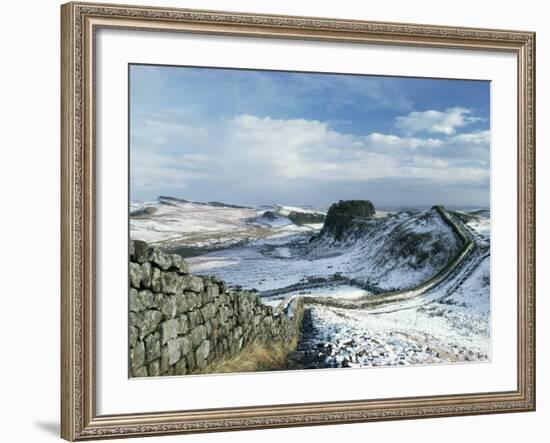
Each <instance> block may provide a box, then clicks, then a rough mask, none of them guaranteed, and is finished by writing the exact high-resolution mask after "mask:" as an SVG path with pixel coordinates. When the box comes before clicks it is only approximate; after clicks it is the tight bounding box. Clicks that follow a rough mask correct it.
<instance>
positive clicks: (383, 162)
mask: <svg viewBox="0 0 550 443" xmlns="http://www.w3.org/2000/svg"><path fill="white" fill-rule="evenodd" d="M490 104H491V82H490V81H486V80H478V79H446V78H421V77H398V76H380V75H367V74H346V73H330V72H298V71H282V70H277V71H276V70H272V71H270V70H254V69H239V68H216V67H200V66H175V65H174V66H172V65H155V64H130V65H129V66H128V119H129V130H128V151H129V154H128V155H129V190H128V213H129V223H128V235H129V248H128V249H129V251H128V256H129V260H128V271H129V278H128V280H129V283H128V306H129V312H128V316H129V317H128V318H129V330H128V346H129V354H128V355H129V362H128V372H129V377H159V376H181V375H200V374H216V373H246V372H253V371H260V372H262V371H296V370H316V369H334V370H343V369H345V368H376V367H407V366H410V365H443V364H475V363H487V362H491V338H492V337H491V272H490V271H491V246H490V244H491V186H490V184H491V121H490V115H491V109H490ZM372 370H376V369H372ZM404 370H405V371H406V369H404Z"/></svg>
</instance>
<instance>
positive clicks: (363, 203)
mask: <svg viewBox="0 0 550 443" xmlns="http://www.w3.org/2000/svg"><path fill="white" fill-rule="evenodd" d="M374 214H375V210H374V205H373V204H372V202H371V201H369V200H340V201H339V202H338V203H333V204H332V205H331V206H330V208H329V210H328V212H327V216H326V218H325V224H324V226H323V229H322V231H321V234H325V233H329V234H331V235H333V236H334V238H335V239H336V240H341V239H342V238H343V236H344V233H345V232H346V230H347V229H348V228H349V227H350V226H351V224H352V223H353V220H354V219H355V218H370V217H372V216H374Z"/></svg>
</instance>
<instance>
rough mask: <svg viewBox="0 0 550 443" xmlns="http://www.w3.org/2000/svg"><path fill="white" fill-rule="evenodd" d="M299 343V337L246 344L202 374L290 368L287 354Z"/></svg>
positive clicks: (209, 366) (207, 368)
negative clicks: (286, 340) (284, 340)
mask: <svg viewBox="0 0 550 443" xmlns="http://www.w3.org/2000/svg"><path fill="white" fill-rule="evenodd" d="M297 344H298V339H297V338H294V339H293V340H291V341H290V342H287V343H284V342H281V341H277V342H272V343H262V342H259V341H255V342H252V343H249V344H248V345H246V346H245V347H244V348H242V349H241V350H240V351H239V352H238V353H237V354H235V355H233V356H232V357H227V358H223V359H221V360H218V361H215V362H212V363H211V364H209V365H208V366H207V367H206V368H204V369H203V370H202V371H201V374H216V373H228V372H257V371H277V370H282V369H290V368H291V363H290V362H289V361H288V360H287V355H288V354H289V353H290V352H292V351H294V350H295V349H296V345H297Z"/></svg>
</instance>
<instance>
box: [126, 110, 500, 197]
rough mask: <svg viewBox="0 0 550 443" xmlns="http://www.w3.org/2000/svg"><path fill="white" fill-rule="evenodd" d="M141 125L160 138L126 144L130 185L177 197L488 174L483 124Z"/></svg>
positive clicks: (437, 181) (268, 121)
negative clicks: (415, 130)
mask: <svg viewBox="0 0 550 443" xmlns="http://www.w3.org/2000/svg"><path fill="white" fill-rule="evenodd" d="M147 127H148V130H150V131H151V132H150V133H148V134H147V136H148V137H149V138H150V139H151V140H156V139H158V138H160V137H161V134H163V136H164V138H165V139H166V140H165V141H164V142H163V144H161V145H155V144H154V142H151V143H149V144H147V143H146V144H142V143H141V142H142V141H143V140H141V141H140V143H139V144H138V143H135V144H133V145H132V157H131V159H132V165H131V174H132V186H133V187H134V186H135V189H136V190H140V189H142V190H143V191H151V192H152V190H157V189H158V190H159V192H158V193H161V192H164V191H163V190H166V189H168V190H176V191H174V192H179V194H178V195H180V196H185V195H186V192H187V191H186V190H187V189H193V190H200V189H203V190H206V189H208V190H209V192H214V193H215V192H218V190H220V191H219V192H224V191H222V189H224V190H225V189H228V188H231V189H241V190H244V192H249V190H250V192H252V191H254V192H256V191H257V190H258V189H261V190H264V192H266V193H270V192H273V193H277V191H279V190H280V191H281V193H283V190H284V192H287V193H288V192H289V187H290V186H294V188H296V189H298V188H300V187H302V186H304V184H305V183H307V184H312V183H314V184H315V186H314V189H316V192H320V193H323V192H329V190H330V188H331V186H332V187H334V186H348V185H349V186H352V187H353V186H358V185H359V184H362V183H367V182H369V181H372V180H397V181H406V180H423V181H425V182H426V181H427V182H430V183H433V184H434V185H435V186H437V185H441V184H449V183H463V184H468V183H482V182H484V181H486V180H487V179H488V177H489V168H488V147H489V132H488V131H482V132H475V133H470V134H455V135H452V136H448V137H440V138H422V137H409V136H403V137H402V136H398V135H394V134H381V133H371V134H368V135H355V134H349V133H343V132H338V131H335V130H334V129H332V128H331V127H330V125H329V124H328V123H325V122H320V121H317V120H306V119H274V118H270V117H256V116H253V115H239V116H236V117H234V118H231V119H229V120H223V121H218V122H215V123H209V124H207V125H203V126H194V127H193V131H192V135H191V134H189V133H188V128H185V129H182V130H180V129H178V128H177V127H174V126H173V125H172V126H171V129H170V130H169V131H167V127H166V126H162V125H155V124H150V125H148V126H147ZM152 128H157V130H158V133H157V132H155V131H152ZM186 133H187V135H188V136H187V137H185V136H184V134H186ZM291 184H292V185H291ZM205 192H206V191H205ZM290 192H292V191H290ZM188 197H189V198H191V197H192V196H188ZM193 198H196V197H193ZM211 199H215V198H214V196H212V197H211Z"/></svg>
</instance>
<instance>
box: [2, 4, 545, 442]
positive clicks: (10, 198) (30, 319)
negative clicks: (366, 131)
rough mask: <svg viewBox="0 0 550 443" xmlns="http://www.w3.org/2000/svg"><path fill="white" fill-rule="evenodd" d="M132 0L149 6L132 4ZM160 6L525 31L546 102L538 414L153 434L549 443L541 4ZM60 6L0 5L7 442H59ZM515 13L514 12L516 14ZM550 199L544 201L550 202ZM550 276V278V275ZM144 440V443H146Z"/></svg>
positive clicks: (209, 438) (541, 185)
mask: <svg viewBox="0 0 550 443" xmlns="http://www.w3.org/2000/svg"><path fill="white" fill-rule="evenodd" d="M134 3H144V4H147V3H150V2H140V1H138V0H134ZM155 3H157V4H162V5H167V6H168V5H169V6H180V7H194V8H199V7H201V8H212V9H226V10H227V9H230V10H231V9H232V10H246V11H255V12H266V13H282V14H296V15H317V16H327V17H331V16H332V17H343V18H361V19H369V20H386V21H405V22H417V23H426V22H428V23H435V24H448V25H459V26H460V25H464V26H481V27H493V28H519V29H528V30H533V31H537V33H538V35H537V43H538V44H537V47H538V59H537V69H538V72H537V75H538V79H539V82H538V85H537V107H538V119H537V120H538V122H539V127H538V134H537V144H538V146H539V149H538V162H537V163H538V169H539V174H538V175H539V177H538V180H537V186H538V202H537V209H538V210H537V213H538V224H539V231H538V241H537V248H538V263H539V265H538V271H539V272H538V280H539V281H538V285H537V287H538V309H537V311H538V313H539V315H538V317H539V322H538V330H537V335H538V343H539V349H538V359H537V362H538V368H537V370H538V374H539V377H538V379H539V383H538V412H536V413H529V414H506V415H495V416H482V417H464V418H448V419H433V420H415V421H402V422H390V423H372V424H357V425H346V426H329V427H317V428H297V429H282V430H270V431H253V432H250V431H249V432H239V433H224V434H209V435H200V436H188V437H185V438H184V437H163V438H155V439H148V440H146V441H151V442H152V441H176V440H177V441H179V440H184V441H189V442H191V441H192V442H216V441H220V440H222V439H223V441H227V442H231V441H234V442H236V441H239V442H247V441H250V442H252V441H257V440H258V439H261V440H263V441H280V440H281V439H286V440H289V439H290V440H291V441H299V440H303V441H308V440H316V441H336V440H337V441H341V440H344V441H346V440H352V439H362V440H363V439H364V440H367V439H368V440H371V441H373V440H374V441H401V440H404V439H405V440H407V441H411V442H430V441H434V442H435V441H438V442H439V441H441V440H445V441H448V442H453V441H457V442H458V441H460V442H464V441H465V440H470V441H483V440H487V439H490V440H493V441H497V440H498V441H504V442H506V441H520V440H521V441H523V440H530V441H541V440H543V438H541V437H538V435H544V434H545V433H546V432H545V430H546V428H547V426H545V425H547V420H545V419H548V418H550V415H549V413H550V405H549V398H548V395H549V391H550V383H549V382H548V379H547V377H546V374H548V373H549V370H550V365H549V357H548V353H544V351H545V348H546V347H547V346H546V345H545V343H546V341H547V339H548V337H549V335H550V326H549V325H548V321H543V320H544V317H543V314H544V313H546V312H548V311H549V309H550V302H548V299H547V297H545V293H546V292H547V290H548V288H549V286H548V283H549V282H548V277H547V275H545V273H544V268H543V265H542V264H543V263H545V262H548V259H549V258H550V252H549V251H548V250H545V247H548V246H550V244H549V242H548V234H547V233H546V232H545V231H544V230H543V229H542V227H543V226H544V225H545V222H546V219H547V217H548V215H549V211H550V208H549V206H548V203H545V202H544V201H543V198H544V197H543V196H544V191H545V190H546V189H547V188H548V187H549V186H550V178H549V177H548V176H549V174H543V173H542V171H543V170H544V168H545V166H546V165H547V164H548V161H549V160H550V159H549V154H548V151H547V150H545V149H544V147H545V146H548V145H549V143H550V137H549V132H548V127H547V125H543V124H542V122H544V121H547V120H548V119H549V118H550V111H549V107H548V100H549V99H550V94H549V86H548V83H547V82H546V83H545V82H544V81H543V79H548V78H549V76H550V67H549V65H548V62H549V58H548V55H547V54H546V53H547V52H548V44H549V43H550V32H549V31H548V30H546V29H547V26H546V23H545V22H546V19H547V17H548V14H547V13H546V11H545V10H544V9H543V8H544V3H543V2H536V1H530V0H524V1H522V2H521V4H518V3H517V2H514V3H511V2H510V4H509V5H507V4H506V2H503V1H500V2H479V1H469V0H464V1H462V2H460V3H456V4H452V6H451V4H449V3H444V2H439V1H418V0H417V1H414V2H410V1H397V0H394V1H386V2H364V3H362V2H361V3H360V2H353V1H351V0H350V1H345V0H340V1H338V2H334V1H322V2H321V1H316V2H307V1H298V0H293V1H290V0H288V1H287V0H278V1H276V0H272V1H271V0H263V1H262V2H254V3H252V2H246V1H244V0H243V1H237V0H231V1H228V0H225V1H222V0H219V1H214V0H208V1H206V0H202V1H198V0H195V1H183V0H181V1H160V0H159V1H158V2H155ZM58 5H59V3H58V2H57V1H49V0H40V1H38V0H37V1H27V2H19V3H16V2H13V3H11V4H9V6H7V5H4V7H3V11H2V12H3V17H4V21H3V25H2V27H1V28H0V29H1V31H0V32H2V36H1V37H2V38H1V40H0V41H1V42H2V43H1V44H2V67H1V69H0V76H1V80H2V81H0V87H1V88H2V90H1V94H0V97H1V103H2V106H0V112H1V117H2V118H1V120H0V121H1V122H2V126H1V128H2V132H1V134H2V136H3V137H2V145H1V146H2V149H1V151H0V152H1V155H2V160H1V162H0V168H1V169H0V189H1V193H2V194H1V196H2V219H1V220H2V222H1V223H2V228H3V229H2V233H3V234H4V235H3V236H2V243H1V251H2V253H1V254H0V257H1V258H0V260H1V267H0V269H1V272H0V277H1V279H2V289H3V291H2V294H1V296H2V304H1V306H2V310H1V311H0V312H1V321H0V324H1V326H0V327H1V328H2V331H1V332H2V334H1V335H0V337H2V348H1V354H0V355H1V356H2V357H1V365H0V368H1V369H0V384H1V385H0V388H1V390H0V392H1V395H0V398H1V400H0V402H1V403H0V404H1V405H2V413H3V416H2V417H3V418H2V429H1V431H0V432H2V440H3V441H8V442H11V441H25V442H35V441H36V442H38V441H40V442H41V441H54V440H55V439H56V438H57V434H58V421H59V412H58V411H59V401H58V399H59V395H58V392H59V380H58V379H59V258H58V257H59V9H58ZM508 11H509V12H508ZM546 200H548V198H547V199H546ZM546 274H547V273H546ZM144 441H145V440H144Z"/></svg>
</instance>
